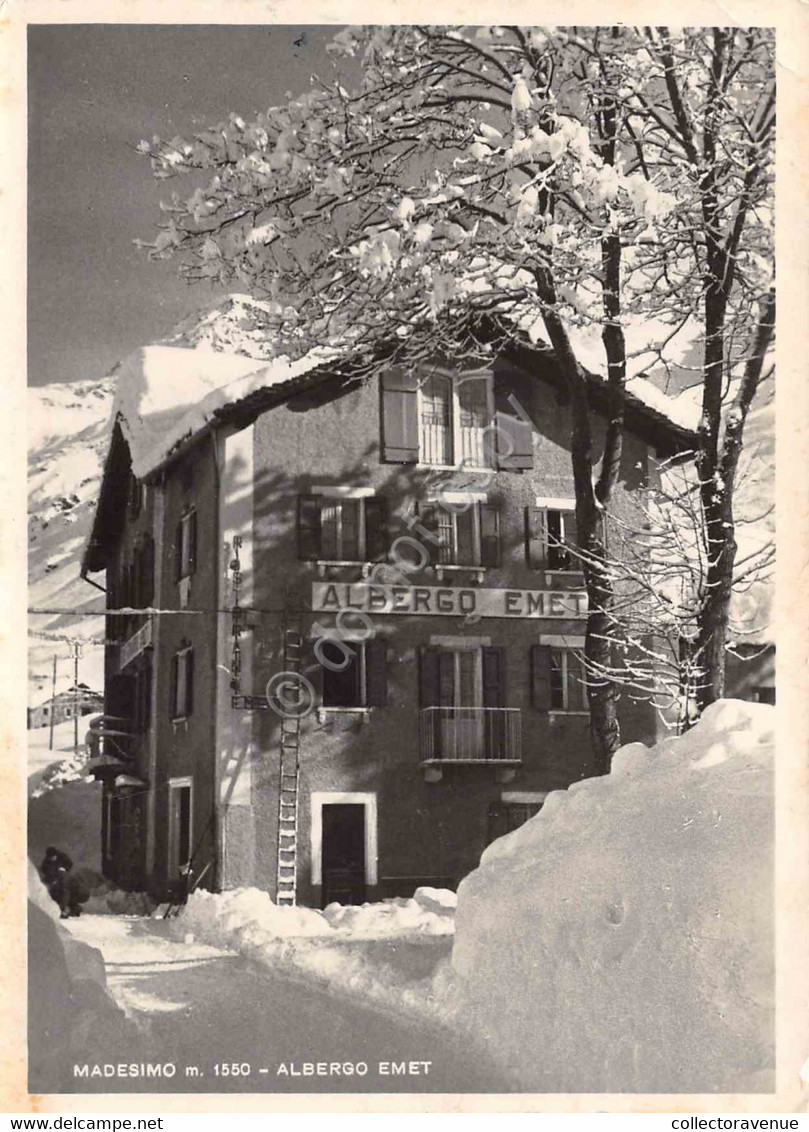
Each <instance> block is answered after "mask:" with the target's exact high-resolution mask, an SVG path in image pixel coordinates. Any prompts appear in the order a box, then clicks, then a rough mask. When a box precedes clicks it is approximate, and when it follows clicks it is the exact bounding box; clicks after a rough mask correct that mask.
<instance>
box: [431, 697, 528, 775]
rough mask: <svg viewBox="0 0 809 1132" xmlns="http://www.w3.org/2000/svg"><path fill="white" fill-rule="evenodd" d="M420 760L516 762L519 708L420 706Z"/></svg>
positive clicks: (432, 761) (517, 762)
mask: <svg viewBox="0 0 809 1132" xmlns="http://www.w3.org/2000/svg"><path fill="white" fill-rule="evenodd" d="M421 761H422V763H498V764H500V765H502V764H503V763H511V764H513V765H518V764H519V763H520V761H521V738H520V709H519V708H486V707H429V708H423V709H422V711H421Z"/></svg>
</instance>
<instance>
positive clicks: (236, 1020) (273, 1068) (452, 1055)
mask: <svg viewBox="0 0 809 1132" xmlns="http://www.w3.org/2000/svg"><path fill="white" fill-rule="evenodd" d="M67 926H68V927H69V929H70V931H71V932H72V933H73V934H74V935H75V936H76V937H77V938H79V939H82V940H83V941H84V942H86V943H88V944H91V945H92V946H94V947H98V948H99V949H100V950H101V951H102V952H103V954H104V959H105V963H106V968H107V979H108V986H109V990H110V992H111V993H112V994H113V996H114V997H115V999H116V1000H117V1002H118V1003H119V1005H120V1006H121V1007H122V1008H123V1009H124V1010H125V1011H126V1013H127V1014H128V1015H129V1017H130V1018H131V1019H133V1020H134V1021H135V1022H136V1024H137V1026H138V1030H139V1031H140V1034H141V1037H142V1042H141V1043H140V1044H141V1047H142V1048H140V1049H138V1050H137V1051H136V1050H134V1049H133V1050H132V1051H131V1053H128V1055H127V1057H128V1060H130V1061H133V1062H137V1061H141V1060H142V1061H149V1062H153V1063H154V1062H171V1063H173V1064H174V1065H176V1067H177V1069H176V1075H175V1077H174V1078H173V1079H171V1080H161V1079H159V1078H152V1079H150V1080H148V1081H146V1080H142V1079H135V1080H132V1079H127V1078H123V1079H118V1078H113V1079H106V1080H99V1079H96V1080H82V1081H81V1087H80V1090H78V1091H82V1092H85V1091H86V1092H110V1091H112V1092H144V1091H146V1092H195V1093H196V1092H200V1093H202V1092H256V1093H261V1092H266V1093H275V1092H324V1093H327V1092H408V1093H428V1092H429V1093H435V1092H443V1093H459V1092H462V1093H474V1092H487V1093H491V1092H504V1091H506V1090H507V1089H508V1088H509V1086H508V1085H507V1084H506V1083H505V1082H504V1081H503V1080H502V1079H501V1078H500V1077H498V1075H497V1074H496V1072H495V1071H494V1070H492V1069H491V1068H490V1067H489V1066H487V1065H481V1064H480V1063H479V1062H480V1060H481V1059H479V1058H473V1057H471V1056H470V1052H471V1051H470V1050H469V1048H468V1045H467V1044H464V1045H463V1047H462V1045H461V1042H460V1041H456V1040H455V1039H454V1038H453V1037H452V1036H451V1035H449V1034H447V1033H446V1032H439V1031H438V1030H436V1029H434V1028H432V1027H429V1026H427V1025H425V1024H420V1023H418V1022H417V1021H412V1020H410V1019H405V1018H400V1017H396V1018H394V1017H392V1016H389V1015H386V1014H383V1013H381V1012H379V1011H377V1010H374V1009H371V1008H369V1007H367V1006H366V1005H365V1004H364V1003H362V1002H359V1001H357V1000H354V1001H350V1000H346V999H342V998H335V997H333V996H331V995H329V994H327V993H326V992H325V991H322V990H320V989H319V988H317V987H314V986H310V985H307V984H306V983H304V982H302V981H296V980H292V979H290V978H285V977H283V976H280V975H276V974H275V973H273V972H272V971H268V970H266V969H259V968H257V967H255V966H253V965H251V964H250V963H248V962H246V961H245V960H244V959H242V958H241V957H240V956H239V955H237V954H235V953H233V952H229V951H222V950H219V949H217V948H214V947H210V946H208V945H206V944H200V943H192V944H185V943H180V942H177V941H176V940H174V939H171V938H169V936H168V933H167V930H166V928H167V926H164V925H162V924H161V922H160V921H154V920H138V919H133V918H127V917H116V916H89V915H88V916H83V917H81V919H79V920H71V921H68V922H67ZM104 1060H105V1053H104V1050H103V1049H100V1050H99V1052H98V1061H99V1063H103V1062H104ZM234 1062H235V1063H240V1064H241V1063H245V1064H247V1065H249V1066H250V1069H251V1072H250V1074H249V1076H237V1077H233V1076H228V1077H222V1076H217V1075H216V1071H215V1068H214V1067H215V1066H216V1065H217V1064H221V1063H234ZM304 1062H315V1063H317V1062H321V1063H322V1062H325V1063H327V1065H329V1064H330V1063H339V1064H340V1065H341V1066H342V1064H343V1063H345V1062H350V1063H352V1064H357V1063H360V1062H364V1063H366V1064H367V1067H368V1072H367V1075H366V1076H357V1075H354V1076H350V1077H346V1076H344V1075H343V1073H342V1072H341V1073H340V1074H339V1075H337V1074H335V1073H332V1074H330V1075H328V1076H310V1077H304V1076H292V1075H291V1072H292V1070H293V1068H294V1070H295V1071H297V1072H298V1073H302V1072H303V1069H302V1065H303V1063H304ZM381 1062H389V1063H390V1062H398V1063H402V1062H407V1063H410V1062H414V1063H420V1064H418V1065H417V1066H410V1065H409V1064H408V1066H407V1070H408V1071H409V1070H411V1069H413V1068H416V1069H417V1070H418V1072H417V1073H413V1074H412V1075H411V1074H410V1072H407V1074H406V1075H397V1076H393V1075H390V1073H388V1074H384V1073H383V1072H380V1063H381ZM424 1062H430V1063H431V1064H430V1066H429V1071H428V1072H427V1073H426V1074H425V1072H424V1066H423V1065H422V1064H421V1063H424ZM281 1066H285V1067H286V1068H287V1070H289V1072H290V1075H287V1074H285V1073H284V1072H283V1070H281V1072H280V1073H279V1067H281ZM187 1067H196V1070H193V1069H192V1071H191V1075H187V1073H186V1071H187ZM262 1070H265V1071H266V1072H262ZM195 1072H198V1073H199V1076H195V1075H194V1073H195ZM220 1072H221V1071H220ZM77 1084H79V1082H77Z"/></svg>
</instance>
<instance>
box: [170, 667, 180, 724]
mask: <svg viewBox="0 0 809 1132" xmlns="http://www.w3.org/2000/svg"><path fill="white" fill-rule="evenodd" d="M179 669H180V658H179V656H178V655H177V654H176V653H175V654H174V656H173V657H172V658H171V680H170V681H169V719H176V718H177V684H178V675H179Z"/></svg>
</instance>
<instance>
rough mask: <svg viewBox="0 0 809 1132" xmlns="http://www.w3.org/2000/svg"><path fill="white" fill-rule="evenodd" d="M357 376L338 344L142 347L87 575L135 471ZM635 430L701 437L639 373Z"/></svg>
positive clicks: (679, 439) (677, 443)
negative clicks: (267, 355)
mask: <svg viewBox="0 0 809 1132" xmlns="http://www.w3.org/2000/svg"><path fill="white" fill-rule="evenodd" d="M512 341H513V345H512V350H511V357H512V359H513V361H514V362H515V364H517V365H519V366H520V367H521V368H523V369H527V370H528V371H529V372H531V373H534V374H535V375H536V376H537V377H539V378H541V379H542V380H545V381H547V382H549V383H551V384H554V385H556V386H557V388H558V389H559V390H560V393H562V394H563V392H564V389H563V383H562V381H561V378H560V376H559V374H558V372H557V370H556V367H555V366H554V364H553V353H552V351H551V349H550V347H549V346H548V345H547V344H545V343H542V342H541V341H538V340H537V339H536V337H535V336H533V335H529V334H528V333H527V332H525V331H522V330H521V331H519V332H518V334H517V340H516V342H514V339H513V334H512ZM338 372H340V373H341V374H342V375H343V379H346V380H348V379H350V376H351V364H350V359H346V358H345V356H344V355H343V354H341V353H340V352H338V351H337V350H336V349H333V348H330V347H317V348H315V349H313V350H310V351H309V353H307V354H305V355H304V356H302V357H300V358H298V359H296V360H294V361H293V360H290V359H289V358H288V357H286V356H280V357H277V358H274V359H270V360H267V359H263V358H256V357H248V356H244V355H243V354H240V353H238V354H237V353H226V352H222V351H217V350H214V349H211V348H210V346H208V345H202V346H195V347H189V346H187V345H166V344H159V345H151V346H145V347H142V348H140V349H139V350H136V351H135V352H134V353H133V354H132V355H130V357H129V358H127V359H126V361H125V362H124V363H123V365H122V366H121V368H120V370H119V372H118V374H117V385H116V394H115V402H114V410H113V411H114V419H115V427H114V430H113V437H112V441H111V444H110V450H109V453H108V456H107V461H106V464H105V468H104V476H103V480H102V486H101V492H100V496H99V502H98V507H97V509H96V514H95V519H94V522H93V528H92V531H91V534H90V538H89V540H88V543H87V546H86V547H85V550H84V555H83V559H82V571H83V573H85V574H86V573H88V572H93V571H96V570H101V569H103V568H104V563H105V559H106V553H105V549H104V547H105V545H109V542H110V539H111V538H113V540H114V531H115V530H116V529H117V524H118V523H119V522H120V520H121V514H122V508H121V498H122V495H121V493H122V492H123V490H124V486H125V483H126V478H127V477H128V475H129V473H130V468H131V471H132V472H133V473H134V474H135V475H136V476H137V477H138V478H140V479H145V478H148V477H149V476H151V475H154V474H155V473H156V472H157V471H158V470H159V469H160V468H162V467H163V466H164V465H165V464H166V463H168V462H169V461H171V460H172V459H173V458H174V457H175V456H176V455H177V454H178V453H179V452H180V451H182V450H185V449H186V448H187V447H188V445H189V444H191V443H193V441H194V440H195V439H197V438H198V437H199V436H201V435H202V434H203V433H204V432H206V431H207V430H209V429H210V428H212V427H215V426H217V425H219V424H224V423H229V422H230V423H234V424H236V425H237V426H243V425H245V424H246V423H248V422H249V421H250V420H253V419H255V418H256V417H257V416H258V415H259V414H260V413H262V412H264V411H266V410H267V409H268V408H271V407H272V406H273V405H275V404H278V403H279V402H281V401H283V400H286V399H287V398H288V397H289V396H291V395H292V394H293V393H296V392H298V391H300V390H302V389H306V388H312V387H313V386H317V385H319V384H321V383H325V382H326V381H329V380H334V378H335V374H336V373H338ZM586 376H587V380H588V384H589V387H590V390H591V396H592V399H593V405H594V407H595V408H596V409H599V410H601V411H604V410H605V408H606V382H605V380H604V378H603V377H602V376H601V375H599V374H598V373H590V372H588V373H587V374H586ZM626 402H627V410H626V423H627V427H628V428H629V429H630V430H631V431H634V432H635V433H637V434H638V435H639V436H641V437H642V438H643V439H644V440H646V441H647V442H648V443H650V444H651V445H652V446H653V447H655V448H656V449H657V450H658V451H660V452H661V453H662V454H664V455H671V454H673V453H675V452H681V451H684V450H690V449H692V448H693V447H694V442H695V434H694V431H693V429H692V428H691V427H689V425H688V423H687V418H685V417H684V415H683V414H682V412H679V411H677V409H678V406H677V403H676V402H675V401H673V400H672V399H671V398H669V397H667V396H666V395H665V394H664V393H661V392H660V391H659V390H658V389H657V388H656V387H655V386H654V385H652V383H651V382H649V381H646V380H645V379H644V378H642V377H634V378H632V379H631V380H630V382H629V383H628V386H627V389H626Z"/></svg>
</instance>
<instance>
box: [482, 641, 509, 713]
mask: <svg viewBox="0 0 809 1132" xmlns="http://www.w3.org/2000/svg"><path fill="white" fill-rule="evenodd" d="M483 706H484V707H489V708H499V707H505V706H506V652H505V649H501V648H484V649H483Z"/></svg>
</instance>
